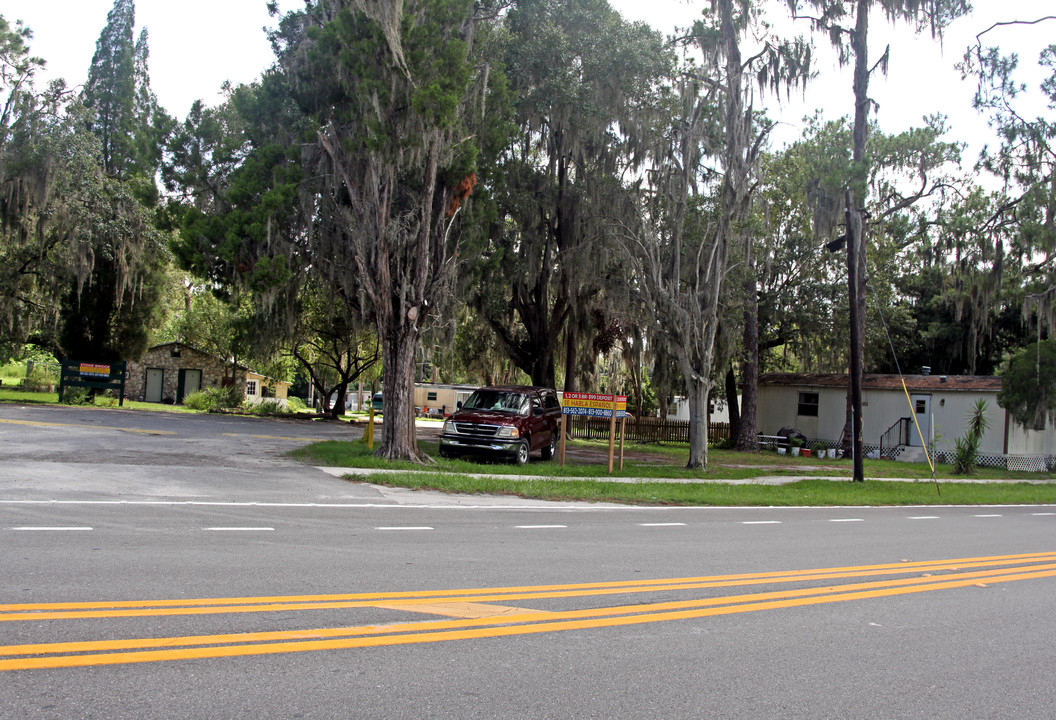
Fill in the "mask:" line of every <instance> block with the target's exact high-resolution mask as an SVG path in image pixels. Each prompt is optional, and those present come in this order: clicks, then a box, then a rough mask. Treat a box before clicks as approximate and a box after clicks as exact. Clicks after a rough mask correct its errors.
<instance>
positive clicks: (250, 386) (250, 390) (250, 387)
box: [246, 380, 257, 395]
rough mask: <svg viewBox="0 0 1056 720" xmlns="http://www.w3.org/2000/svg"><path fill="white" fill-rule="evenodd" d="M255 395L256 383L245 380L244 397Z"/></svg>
mask: <svg viewBox="0 0 1056 720" xmlns="http://www.w3.org/2000/svg"><path fill="white" fill-rule="evenodd" d="M256 394H257V381H256V380H247V381H246V395H256Z"/></svg>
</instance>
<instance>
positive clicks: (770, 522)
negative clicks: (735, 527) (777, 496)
mask: <svg viewBox="0 0 1056 720" xmlns="http://www.w3.org/2000/svg"><path fill="white" fill-rule="evenodd" d="M780 524H781V521H780V520H744V521H743V522H741V525H780Z"/></svg>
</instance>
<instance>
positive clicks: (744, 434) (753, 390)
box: [734, 273, 759, 450]
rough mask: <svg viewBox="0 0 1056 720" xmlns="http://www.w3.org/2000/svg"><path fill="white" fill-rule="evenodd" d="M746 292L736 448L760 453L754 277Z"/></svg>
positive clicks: (756, 301) (756, 309) (756, 318)
mask: <svg viewBox="0 0 1056 720" xmlns="http://www.w3.org/2000/svg"><path fill="white" fill-rule="evenodd" d="M744 290H745V295H746V296H747V299H746V302H747V305H746V306H745V309H744V358H743V360H742V363H741V366H742V368H743V370H744V378H743V384H742V385H741V422H740V424H739V425H738V426H737V435H736V442H735V443H734V447H736V448H737V449H738V450H758V449H759V435H758V429H757V427H756V421H755V413H756V408H757V407H758V406H759V296H758V288H757V287H756V280H755V275H754V273H753V274H752V276H751V278H750V279H748V280H747V281H745V283H744ZM736 392H737V389H736V386H735V387H734V393H736ZM734 397H736V394H735V395H734Z"/></svg>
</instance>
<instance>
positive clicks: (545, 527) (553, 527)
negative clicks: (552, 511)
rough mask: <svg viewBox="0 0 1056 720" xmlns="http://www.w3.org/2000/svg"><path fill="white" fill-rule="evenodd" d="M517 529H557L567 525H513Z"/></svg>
mask: <svg viewBox="0 0 1056 720" xmlns="http://www.w3.org/2000/svg"><path fill="white" fill-rule="evenodd" d="M514 527H515V528H516V529H518V530H557V529H561V528H567V527H568V525H514Z"/></svg>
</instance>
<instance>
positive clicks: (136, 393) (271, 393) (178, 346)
mask: <svg viewBox="0 0 1056 720" xmlns="http://www.w3.org/2000/svg"><path fill="white" fill-rule="evenodd" d="M232 373H233V374H232ZM232 384H236V385H239V386H240V387H242V388H243V392H244V393H245V394H246V397H247V398H248V399H249V400H250V401H252V402H260V400H261V399H263V398H274V399H277V400H280V401H281V402H282V403H283V404H285V401H286V393H287V390H288V388H289V386H290V383H288V382H285V381H282V380H274V379H272V378H269V377H266V376H264V375H260V374H259V373H255V372H252V371H251V370H249V368H247V367H245V366H244V365H235V366H232V364H231V363H230V362H229V361H225V360H223V359H221V358H218V357H216V356H214V355H210V354H209V353H206V352H203V351H201V350H198V349H197V348H194V347H192V346H190V345H187V344H186V343H180V342H171V343H164V344H162V345H155V346H154V347H152V348H150V349H149V350H147V351H146V352H145V353H144V354H143V357H142V358H140V359H139V360H138V361H130V362H129V363H128V380H127V381H126V383H125V396H126V397H128V398H130V399H132V400H142V401H145V402H164V403H180V402H183V398H184V397H186V396H187V395H190V394H191V393H194V392H198V391H199V390H203V389H205V388H210V387H227V386H229V385H232Z"/></svg>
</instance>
